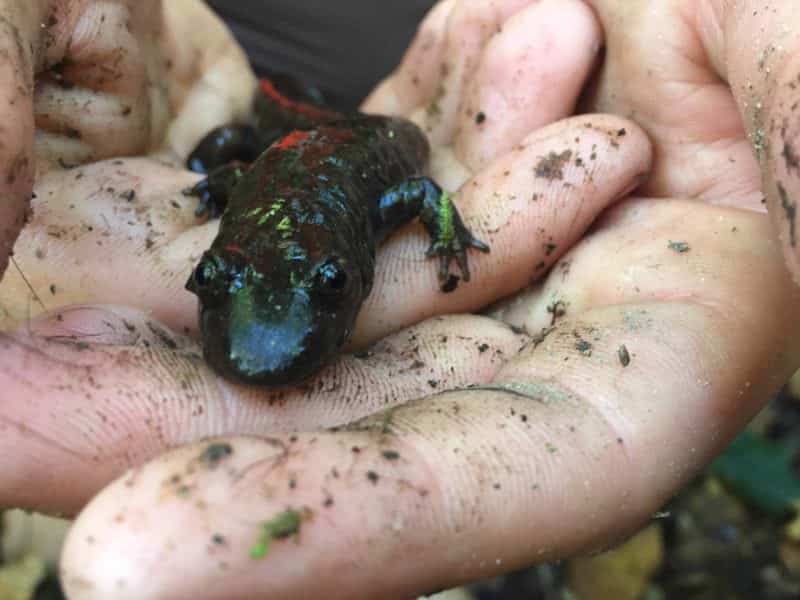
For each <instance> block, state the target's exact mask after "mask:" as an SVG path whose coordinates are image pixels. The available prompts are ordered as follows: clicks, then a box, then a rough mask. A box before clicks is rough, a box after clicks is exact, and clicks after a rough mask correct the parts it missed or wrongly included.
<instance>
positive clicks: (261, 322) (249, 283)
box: [188, 258, 358, 386]
mask: <svg viewBox="0 0 800 600" xmlns="http://www.w3.org/2000/svg"><path fill="white" fill-rule="evenodd" d="M204 260H213V259H209V258H206V259H204ZM226 262H227V261H226ZM339 266H340V265H338V264H334V263H331V262H328V263H322V264H320V265H318V266H317V268H316V269H315V270H314V273H312V274H310V277H309V278H304V281H303V282H302V284H301V285H294V286H291V285H286V282H285V280H282V282H281V283H280V285H278V284H276V282H275V281H271V280H270V279H269V278H264V277H263V276H261V275H258V274H255V275H254V274H252V273H250V274H248V273H246V272H245V273H242V274H240V275H238V276H232V275H231V273H230V271H229V270H228V273H227V276H226V277H225V281H224V283H223V284H222V285H220V282H219V281H211V280H209V278H208V277H207V275H208V269H205V270H204V265H203V263H202V262H201V265H200V266H198V268H197V270H196V271H195V274H194V276H193V279H192V280H190V282H189V286H188V287H189V289H190V290H191V291H193V292H194V293H195V294H197V295H198V297H199V298H200V328H201V331H202V335H203V340H204V345H203V346H204V347H203V352H204V356H205V359H206V361H207V362H208V363H209V364H210V365H211V367H212V368H213V369H214V371H216V372H217V373H219V374H220V375H222V376H223V377H225V378H226V379H230V380H233V381H237V382H240V383H247V384H253V385H262V386H283V385H291V384H295V383H299V382H301V381H302V380H304V379H306V378H308V377H310V376H312V375H314V374H315V373H317V372H318V371H319V370H320V369H322V368H323V367H324V366H325V365H326V364H327V363H329V362H330V361H331V360H332V359H333V358H334V357H335V356H336V355H337V354H338V353H339V350H340V348H341V346H342V345H343V344H344V343H345V342H346V341H347V339H348V338H349V336H350V331H351V330H352V327H353V323H354V321H355V317H356V314H357V310H356V309H357V304H358V303H357V302H353V301H348V298H347V295H346V294H343V293H344V292H345V291H346V290H347V288H349V287H350V285H351V282H350V281H349V274H348V273H346V272H345V271H344V270H343V269H341V268H339ZM198 280H200V281H199V283H198ZM200 284H203V285H200Z"/></svg>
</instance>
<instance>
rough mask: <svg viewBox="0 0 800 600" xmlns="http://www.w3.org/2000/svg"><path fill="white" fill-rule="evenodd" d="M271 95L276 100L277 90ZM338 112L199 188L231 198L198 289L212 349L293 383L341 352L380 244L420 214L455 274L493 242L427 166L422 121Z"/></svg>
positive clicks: (269, 377) (238, 368) (250, 376)
mask: <svg viewBox="0 0 800 600" xmlns="http://www.w3.org/2000/svg"><path fill="white" fill-rule="evenodd" d="M260 102H262V103H266V106H267V107H269V109H270V110H275V102H274V99H271V98H270V97H269V96H268V95H262V97H261V99H260ZM257 106H258V105H257ZM290 108H291V107H290ZM312 108H313V107H312ZM285 109H286V106H281V105H280V104H278V105H277V110H278V111H279V112H280V111H281V110H285ZM321 114H322V112H320V113H319V114H318V115H316V116H320V115H321ZM327 114H328V115H329V116H330V115H331V114H333V113H327ZM335 116H336V117H339V118H338V119H334V120H333V121H329V122H327V123H326V124H322V125H319V126H317V127H316V128H315V129H311V130H307V131H302V130H295V131H293V132H291V133H290V134H288V135H286V136H284V137H282V138H280V139H279V140H278V141H276V142H275V143H274V144H272V146H270V147H269V149H268V150H266V152H264V153H263V154H262V155H261V156H260V157H259V158H258V160H256V162H254V163H253V164H252V166H251V167H250V169H249V170H246V171H245V170H242V169H240V168H235V169H232V168H226V167H223V168H222V169H220V170H218V172H216V174H215V173H213V172H212V175H211V177H210V178H209V180H208V181H210V182H215V181H216V182H221V183H218V184H217V183H215V184H209V183H201V184H200V185H198V186H197V188H195V191H196V192H197V194H198V195H201V196H202V197H203V202H204V204H203V205H202V206H203V207H204V209H206V208H207V209H208V210H210V211H211V212H212V213H213V212H214V211H215V210H218V209H219V207H215V203H219V202H222V203H225V204H226V205H227V206H226V208H225V211H224V213H223V215H222V221H221V224H220V231H219V234H218V236H217V238H216V239H215V240H214V242H213V244H212V246H211V248H210V249H209V250H208V251H207V252H206V253H205V254H204V255H203V258H202V259H201V262H200V264H199V265H198V267H197V268H196V269H195V272H194V274H193V275H192V277H191V278H190V280H189V282H188V283H187V288H188V289H189V290H190V291H192V292H193V293H195V294H196V295H197V296H198V298H199V299H200V329H201V333H202V337H203V347H204V355H205V358H206V360H207V361H208V363H209V364H210V365H211V366H212V368H214V370H215V371H217V372H218V373H219V374H220V375H222V376H224V377H226V378H228V379H231V380H234V381H239V382H244V383H250V384H257V385H267V386H279V385H287V384H293V383H297V382H299V381H302V380H303V379H305V378H307V377H309V376H311V375H313V374H315V373H316V372H318V371H319V370H320V369H321V368H322V367H324V366H325V365H326V364H328V363H329V362H330V361H331V360H332V359H333V358H335V357H336V356H337V355H338V353H339V352H340V351H341V348H342V346H343V345H344V344H345V343H346V342H347V340H348V339H349V338H350V336H351V333H352V331H353V327H354V324H355V320H356V316H357V315H358V311H359V310H360V307H361V305H362V303H363V301H364V299H365V298H366V297H367V295H368V294H369V292H370V290H371V288H372V282H373V276H374V269H375V247H376V244H378V243H380V241H381V240H382V239H383V238H384V237H385V236H386V235H388V234H389V233H391V231H393V230H394V229H396V228H397V227H398V226H400V225H401V224H403V223H406V222H408V221H410V220H411V219H413V218H415V217H417V216H420V217H421V220H422V221H423V224H425V226H426V228H427V229H428V231H429V233H430V234H431V236H432V245H431V250H430V251H429V253H430V255H437V256H439V257H440V260H441V266H440V277H442V280H443V282H444V281H445V280H447V279H448V268H447V267H448V265H449V262H450V260H451V259H452V258H456V260H457V261H458V264H459V265H460V266H461V268H462V272H463V274H464V279H465V280H467V279H468V278H469V271H468V269H467V265H466V258H465V251H466V248H467V247H468V246H473V247H476V248H479V249H481V250H484V251H488V248H487V247H485V245H483V244H481V243H480V242H479V241H478V240H475V239H474V238H473V237H472V236H471V234H470V233H469V231H467V230H466V228H465V227H464V226H463V224H462V223H461V219H460V217H459V215H458V212H457V211H456V210H455V207H454V206H453V204H452V203H451V202H450V200H449V197H448V196H447V194H445V193H444V192H442V190H441V189H440V188H439V187H438V186H436V184H435V183H433V182H432V181H431V180H429V179H427V178H425V177H419V174H421V173H422V172H423V170H424V168H425V166H426V163H427V161H428V153H429V148H428V143H427V140H426V138H425V135H424V134H423V133H422V132H421V131H420V130H419V129H418V128H417V127H416V126H415V125H414V124H412V123H410V122H409V121H406V120H403V119H394V118H386V117H371V116H365V115H355V116H351V117H340V116H339V115H335ZM268 117H269V115H267V116H264V114H262V113H259V119H260V120H261V122H262V123H263V122H264V121H265V120H266V119H267V118H268ZM269 118H272V117H269ZM298 118H299V119H301V120H302V119H305V118H306V115H301V116H300V117H298ZM323 121H324V120H323ZM227 151H228V150H227V149H226V152H227ZM234 154H235V153H234ZM229 156H230V153H229V154H228V155H226V158H228V157H229ZM228 188H232V189H228ZM209 190H215V192H214V193H212V194H209V193H208V192H209Z"/></svg>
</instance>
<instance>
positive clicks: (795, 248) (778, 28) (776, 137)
mask: <svg viewBox="0 0 800 600" xmlns="http://www.w3.org/2000/svg"><path fill="white" fill-rule="evenodd" d="M702 4H703V5H705V6H704V8H701V9H698V15H699V23H698V25H699V26H698V31H699V33H700V35H701V36H703V37H704V38H705V39H704V42H705V45H706V48H707V49H708V53H709V58H710V60H711V61H712V63H713V64H714V66H715V68H716V70H717V71H718V73H719V74H720V75H721V76H722V77H724V78H725V79H727V81H728V82H729V84H730V86H731V89H732V91H733V94H734V96H735V97H736V101H737V103H738V105H739V110H740V112H741V113H742V116H743V119H744V123H745V126H746V128H747V133H748V137H749V139H750V141H751V144H752V146H753V149H754V151H755V154H756V158H757V159H758V162H759V165H760V167H761V173H762V191H763V193H764V196H765V199H766V203H767V207H768V209H769V212H770V215H771V218H772V222H773V225H774V226H775V228H776V229H777V231H778V234H779V236H780V240H781V244H782V247H783V254H784V257H785V259H786V263H787V265H788V267H789V269H790V271H791V272H792V275H793V277H794V280H795V281H796V282H798V283H800V223H798V214H797V203H798V199H800V4H798V3H797V2H794V1H792V0H782V1H779V2H773V3H770V5H769V7H768V8H767V7H765V5H764V3H763V2H756V1H755V0H746V1H742V2H730V1H723V0H712V1H709V2H705V3H702Z"/></svg>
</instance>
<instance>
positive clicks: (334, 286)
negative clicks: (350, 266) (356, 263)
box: [315, 258, 350, 295]
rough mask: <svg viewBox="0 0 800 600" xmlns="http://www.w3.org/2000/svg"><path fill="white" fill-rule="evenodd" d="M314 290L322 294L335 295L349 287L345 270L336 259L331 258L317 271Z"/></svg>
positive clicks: (348, 278)
mask: <svg viewBox="0 0 800 600" xmlns="http://www.w3.org/2000/svg"><path fill="white" fill-rule="evenodd" d="M315 279H316V289H318V290H319V291H320V292H322V293H324V294H330V295H336V294H341V293H343V292H345V291H346V290H347V289H348V287H349V286H350V276H349V275H348V273H347V269H346V268H345V266H344V265H343V264H342V262H341V261H339V260H338V259H335V258H332V259H330V260H327V261H325V262H324V263H322V264H321V265H320V266H319V268H318V269H317V274H316V277H315Z"/></svg>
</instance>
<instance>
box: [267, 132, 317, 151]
mask: <svg viewBox="0 0 800 600" xmlns="http://www.w3.org/2000/svg"><path fill="white" fill-rule="evenodd" d="M308 137H309V133H308V132H307V131H299V130H297V131H293V132H291V133H290V134H289V135H287V136H285V137H283V138H282V139H281V140H280V141H278V142H275V147H276V148H278V150H290V149H291V148H296V147H297V146H299V145H300V144H302V143H303V142H305V141H306V140H307V139H308Z"/></svg>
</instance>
